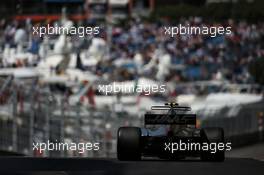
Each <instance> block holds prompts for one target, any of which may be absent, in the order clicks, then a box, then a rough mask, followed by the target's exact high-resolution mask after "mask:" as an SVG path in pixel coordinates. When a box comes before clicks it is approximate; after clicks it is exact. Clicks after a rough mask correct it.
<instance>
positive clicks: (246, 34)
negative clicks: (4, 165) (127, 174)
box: [0, 0, 264, 157]
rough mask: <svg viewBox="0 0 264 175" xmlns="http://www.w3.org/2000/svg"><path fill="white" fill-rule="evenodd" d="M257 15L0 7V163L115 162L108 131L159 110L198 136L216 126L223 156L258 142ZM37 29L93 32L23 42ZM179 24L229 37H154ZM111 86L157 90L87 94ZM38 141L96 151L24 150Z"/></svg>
mask: <svg viewBox="0 0 264 175" xmlns="http://www.w3.org/2000/svg"><path fill="white" fill-rule="evenodd" d="M263 9H264V2H263V1H261V0H244V1H243V0H186V1H183V0H3V1H0V155H10V154H12V155H28V156H39V157H46V156H50V157H67V156H68V157H71V156H80V157H115V151H116V132H117V129H118V127H120V126H129V125H135V126H143V115H144V113H145V112H146V111H147V110H149V109H150V107H151V105H162V104H164V103H165V102H168V101H177V102H178V103H180V104H184V105H190V106H191V107H192V109H193V110H194V112H196V113H197V115H198V121H197V127H205V126H220V127H223V128H224V130H225V133H226V138H227V140H229V141H232V146H233V148H238V147H241V146H243V145H252V144H255V143H258V142H261V141H263V138H264V131H263V126H264V121H263V120H264V101H263V92H264V91H263V90H264V89H263V84H264V22H263V19H264V11H263ZM48 24H49V25H50V26H65V27H71V26H76V27H78V26H84V27H86V26H91V27H95V26H99V27H100V33H99V34H97V35H86V36H85V37H79V36H78V35H57V34H53V35H48V34H47V35H45V36H43V37H41V38H40V37H39V36H38V35H34V34H33V30H32V28H33V27H40V26H47V25H48ZM178 24H183V25H188V24H190V25H191V26H198V27H202V26H231V27H232V29H231V30H232V35H218V36H216V37H210V36H207V35H177V36H176V37H174V38H171V37H170V36H166V35H164V26H177V25H178ZM113 82H120V83H121V82H122V83H124V84H127V85H132V86H133V85H134V86H136V85H144V84H149V85H154V84H158V85H166V91H165V92H163V93H152V94H151V95H146V94H145V93H144V92H143V93H118V94H115V93H111V94H109V95H107V96H106V95H105V94H102V93H100V92H99V91H98V86H99V85H108V84H112V83H113ZM47 140H50V141H51V142H66V143H70V142H76V143H78V142H99V143H100V151H87V152H84V153H82V154H80V153H78V152H74V151H47V152H40V151H38V150H34V151H33V150H32V149H33V146H32V145H33V143H37V142H47ZM260 148H263V145H262V146H261V147H260ZM252 149H253V148H252ZM252 149H251V150H252Z"/></svg>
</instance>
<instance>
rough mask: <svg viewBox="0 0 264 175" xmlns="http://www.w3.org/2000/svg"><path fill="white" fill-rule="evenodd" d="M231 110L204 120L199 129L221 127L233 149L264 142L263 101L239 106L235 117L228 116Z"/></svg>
mask: <svg viewBox="0 0 264 175" xmlns="http://www.w3.org/2000/svg"><path fill="white" fill-rule="evenodd" d="M230 110H232V109H231V108H225V109H222V110H221V111H219V112H218V113H217V114H216V115H215V116H214V117H211V118H209V119H204V120H203V121H202V122H201V123H202V124H201V127H210V126H213V127H222V128H223V129H224V131H225V138H226V140H227V141H231V142H232V146H233V147H238V146H242V145H247V144H252V143H256V142H260V141H263V140H264V131H263V128H264V123H263V122H262V121H263V113H264V101H261V102H257V103H252V104H247V105H243V106H239V112H238V113H237V115H235V116H232V117H230V116H228V112H229V111H230Z"/></svg>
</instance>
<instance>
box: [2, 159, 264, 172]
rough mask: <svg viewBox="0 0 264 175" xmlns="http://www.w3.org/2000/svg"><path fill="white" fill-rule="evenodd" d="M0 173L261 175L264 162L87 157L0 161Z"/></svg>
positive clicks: (263, 170)
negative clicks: (134, 159)
mask: <svg viewBox="0 0 264 175" xmlns="http://www.w3.org/2000/svg"><path fill="white" fill-rule="evenodd" d="M0 174H7V175H9V174H10V175H11V174H12V175H13V174H16V175H25V174H29V175H44V174H45V175H46V174H47V175H60V174H61V175H68V174H69V175H85V174H87V175H108V174H111V175H112V174H113V175H119V174H120V175H122V174H125V175H135V174H140V175H147V174H153V175H163V174H164V175H165V174H169V175H175V174H180V175H187V174H188V175H189V174H192V175H193V174H194V175H229V174H230V175H231V174H232V175H236V174H238V175H244V174H245V175H248V174H252V175H263V174H264V162H263V161H259V160H255V159H248V158H227V159H226V160H225V161H224V162H201V161H200V160H183V161H166V160H157V159H148V160H143V161H124V162H120V161H118V160H116V159H91V158H29V157H28V158H27V157H2V158H0Z"/></svg>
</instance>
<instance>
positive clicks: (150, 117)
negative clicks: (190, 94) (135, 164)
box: [117, 103, 226, 161]
mask: <svg viewBox="0 0 264 175" xmlns="http://www.w3.org/2000/svg"><path fill="white" fill-rule="evenodd" d="M151 109H152V110H151V111H150V112H148V113H146V114H145V124H144V125H145V126H144V127H143V128H139V127H120V128H119V129H118V134H117V158H118V159H119V160H141V157H143V156H144V157H158V158H161V159H173V160H174V159H184V158H186V157H200V158H201V160H206V161H224V159H225V146H226V145H225V143H224V131H223V129H222V128H218V127H210V128H203V129H198V128H197V127H196V114H193V113H191V108H190V107H185V106H179V105H178V104H177V103H166V104H165V105H164V106H152V107H151Z"/></svg>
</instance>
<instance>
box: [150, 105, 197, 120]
mask: <svg viewBox="0 0 264 175" xmlns="http://www.w3.org/2000/svg"><path fill="white" fill-rule="evenodd" d="M151 110H168V114H145V125H156V124H166V125H167V124H179V125H181V124H182V125H196V114H179V113H178V112H185V111H191V108H190V107H187V106H179V105H178V104H177V103H165V106H152V107H151Z"/></svg>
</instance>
